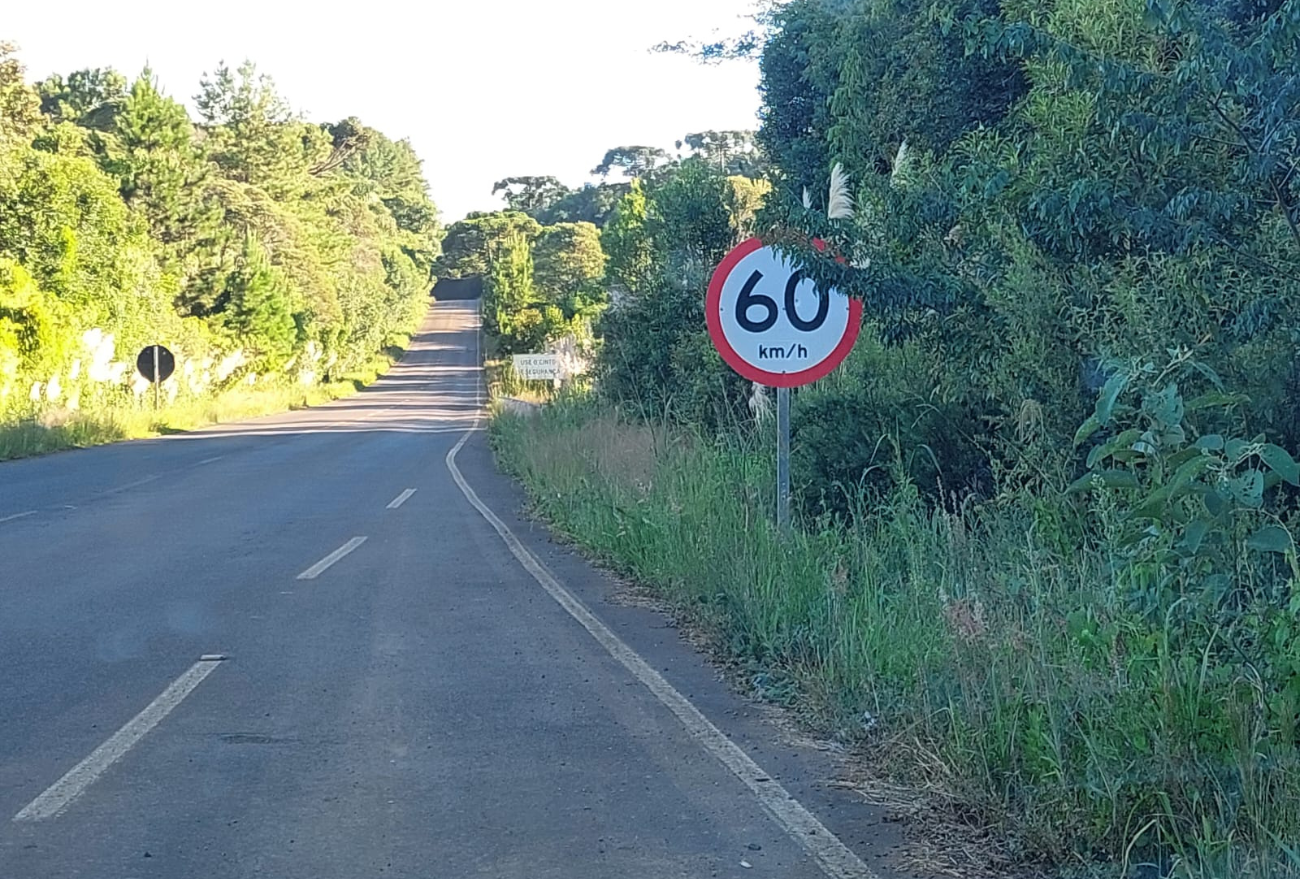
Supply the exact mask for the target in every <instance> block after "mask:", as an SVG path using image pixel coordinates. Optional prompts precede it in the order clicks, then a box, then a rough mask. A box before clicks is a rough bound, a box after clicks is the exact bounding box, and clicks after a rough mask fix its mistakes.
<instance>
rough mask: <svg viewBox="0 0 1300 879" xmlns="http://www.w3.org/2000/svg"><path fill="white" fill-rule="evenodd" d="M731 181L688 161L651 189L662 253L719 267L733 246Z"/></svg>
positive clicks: (653, 228)
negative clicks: (730, 206) (729, 194)
mask: <svg viewBox="0 0 1300 879" xmlns="http://www.w3.org/2000/svg"><path fill="white" fill-rule="evenodd" d="M727 190H728V185H727V178H726V177H724V176H723V175H722V174H720V173H719V172H718V171H717V170H716V169H714V168H712V167H710V166H709V165H707V164H706V163H705V162H704V161H703V160H701V159H696V158H691V159H686V160H685V161H683V162H682V163H681V165H680V166H678V167H677V168H676V169H674V172H673V173H672V174H670V175H668V176H667V177H666V178H665V179H664V180H662V181H661V182H659V183H657V184H656V185H655V186H653V187H652V188H651V189H650V198H651V202H652V205H653V209H652V210H651V213H650V235H651V237H652V238H653V239H654V241H655V246H656V248H658V249H659V250H661V251H663V252H665V253H669V254H674V255H675V256H676V257H678V258H680V259H687V260H690V261H691V262H693V263H695V265H696V267H697V268H698V267H702V266H708V267H710V269H711V267H712V266H714V265H716V264H717V263H718V261H719V260H721V259H722V257H723V255H724V254H725V253H726V252H727V250H728V249H729V248H730V247H731V242H732V232H731V220H730V215H729V212H728V209H727Z"/></svg>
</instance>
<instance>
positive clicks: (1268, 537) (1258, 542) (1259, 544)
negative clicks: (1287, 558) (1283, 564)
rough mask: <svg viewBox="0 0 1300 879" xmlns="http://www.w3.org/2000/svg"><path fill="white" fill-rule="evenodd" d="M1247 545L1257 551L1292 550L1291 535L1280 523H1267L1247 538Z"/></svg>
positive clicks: (1282, 551) (1283, 551) (1281, 551)
mask: <svg viewBox="0 0 1300 879" xmlns="http://www.w3.org/2000/svg"><path fill="white" fill-rule="evenodd" d="M1246 546H1247V547H1248V548H1250V549H1253V550H1255V551H1256V552H1280V553H1285V552H1289V551H1290V550H1291V535H1290V533H1288V532H1287V530H1286V529H1285V528H1283V527H1282V526H1280V525H1265V526H1264V527H1263V528H1261V529H1259V530H1258V531H1256V532H1255V533H1254V534H1252V535H1250V537H1249V538H1248V539H1247V540H1246Z"/></svg>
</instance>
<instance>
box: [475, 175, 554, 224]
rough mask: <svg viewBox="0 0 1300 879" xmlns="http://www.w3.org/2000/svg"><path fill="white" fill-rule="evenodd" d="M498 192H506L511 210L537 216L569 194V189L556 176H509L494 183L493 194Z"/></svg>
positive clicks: (507, 202) (506, 198) (505, 195)
mask: <svg viewBox="0 0 1300 879" xmlns="http://www.w3.org/2000/svg"><path fill="white" fill-rule="evenodd" d="M498 192H501V193H504V196H503V197H504V198H505V200H506V204H507V205H508V206H509V207H510V210H512V211H522V212H524V213H528V214H533V215H534V216H536V215H537V214H538V213H539V212H542V211H545V210H546V209H547V208H549V207H550V206H551V205H553V204H555V203H556V202H557V201H559V200H560V199H562V198H564V196H566V195H568V194H569V189H568V187H566V186H565V185H564V184H563V183H561V182H560V181H559V180H557V179H555V178H554V177H507V178H505V179H504V180H498V181H497V182H496V183H495V184H494V185H493V187H492V194H493V195H496V194H497V193H498Z"/></svg>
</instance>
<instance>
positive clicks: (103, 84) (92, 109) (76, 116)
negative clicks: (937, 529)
mask: <svg viewBox="0 0 1300 879" xmlns="http://www.w3.org/2000/svg"><path fill="white" fill-rule="evenodd" d="M37 91H38V92H39V93H40V96H41V112H42V113H44V114H45V115H46V116H48V117H50V119H51V120H52V121H54V122H56V123H57V122H72V123H75V124H77V125H80V126H81V127H83V128H91V129H98V130H101V131H105V130H108V128H109V127H111V126H112V124H113V117H114V116H115V115H116V113H117V111H118V108H119V107H120V106H121V103H122V101H123V100H124V99H125V98H126V93H127V81H126V77H125V76H123V75H122V74H120V73H118V72H117V71H116V70H113V69H111V68H107V67H99V68H95V69H93V70H78V71H76V72H74V73H71V74H69V75H68V77H67V79H64V78H63V77H62V76H59V75H58V74H55V75H53V76H51V77H49V78H48V79H46V80H45V81H43V82H42V83H40V85H38V86H37Z"/></svg>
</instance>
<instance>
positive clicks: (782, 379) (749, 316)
mask: <svg viewBox="0 0 1300 879" xmlns="http://www.w3.org/2000/svg"><path fill="white" fill-rule="evenodd" d="M706 312H707V318H708V324H709V334H710V335H711V336H712V338H713V344H714V346H715V347H716V348H717V349H718V353H719V354H721V355H722V359H723V360H725V361H726V362H727V364H728V365H729V366H731V368H732V369H734V370H736V371H737V372H738V373H740V374H741V375H743V376H744V377H745V378H748V379H750V380H751V381H756V382H758V383H760V384H765V385H770V386H772V387H795V386H797V385H802V384H807V383H808V382H811V381H816V380H817V379H819V378H821V377H822V376H824V375H826V374H827V373H829V372H830V371H831V370H832V369H834V368H835V367H836V366H837V365H839V363H840V362H841V361H842V360H843V359H844V358H845V356H847V355H848V353H849V350H850V349H852V347H853V343H854V341H855V340H856V339H857V335H858V327H859V323H860V321H861V316H862V304H861V303H859V302H857V301H855V300H851V299H849V297H847V296H842V295H840V294H839V293H838V292H836V291H834V290H830V291H828V292H827V293H826V295H819V294H818V292H817V288H816V286H815V285H814V284H813V282H812V281H811V280H809V279H808V278H806V277H804V274H803V272H802V271H800V270H799V269H798V267H796V266H795V265H793V264H792V263H791V262H790V261H789V260H787V259H786V258H785V257H784V256H782V255H781V254H780V253H778V252H777V251H776V250H775V249H773V248H771V247H767V246H764V245H763V243H762V242H761V241H759V240H758V239H757V238H751V239H750V240H749V241H746V242H744V243H743V244H740V245H739V246H738V247H736V249H735V250H733V251H731V253H729V254H728V255H727V257H726V258H725V259H724V260H723V261H722V263H721V264H720V265H719V266H718V268H717V271H715V272H714V275H713V282H712V283H711V284H710V285H709V295H708V299H707V302H706Z"/></svg>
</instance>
